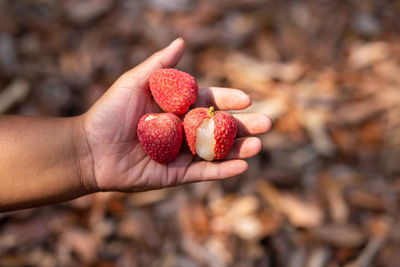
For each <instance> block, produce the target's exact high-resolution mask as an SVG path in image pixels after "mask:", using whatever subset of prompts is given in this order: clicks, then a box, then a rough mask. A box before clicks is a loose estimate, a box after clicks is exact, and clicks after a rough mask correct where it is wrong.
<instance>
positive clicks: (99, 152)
mask: <svg viewBox="0 0 400 267" xmlns="http://www.w3.org/2000/svg"><path fill="white" fill-rule="evenodd" d="M183 50H184V41H183V40H182V39H180V38H179V39H177V40H175V41H174V42H173V43H171V44H170V45H169V46H168V47H167V48H165V49H163V50H161V51H159V52H157V53H155V54H154V55H153V56H151V57H150V58H149V59H147V60H146V61H145V62H143V63H142V64H140V65H139V66H137V67H135V68H134V69H131V70H130V71H128V72H126V73H125V74H123V75H122V76H121V77H120V78H119V79H118V80H117V81H116V82H115V83H114V84H113V85H112V87H111V88H110V89H109V90H108V91H107V92H106V93H105V94H104V95H103V96H102V97H101V98H100V99H99V100H98V101H97V102H96V103H95V105H94V106H93V107H92V108H91V109H90V110H89V111H88V112H87V113H86V114H84V129H85V133H86V138H87V143H88V145H89V148H90V150H91V155H92V164H93V181H94V182H95V183H96V186H97V188H98V189H99V190H103V191H109V190H117V191H142V190H149V189H155V188H161V187H166V186H174V185H179V184H184V183H189V182H196V181H206V180H215V179H223V178H228V177H232V176H235V175H238V174H240V173H242V172H244V171H246V170H247V168H248V166H247V163H246V161H244V160H243V158H247V157H251V156H254V155H255V154H257V153H258V152H259V151H260V150H261V141H260V140H259V139H258V138H256V137H247V138H242V139H237V140H236V141H235V143H234V145H233V148H232V150H231V152H230V154H229V155H228V157H227V159H226V160H224V161H217V162H206V161H197V160H195V157H193V155H192V154H191V153H190V152H189V151H183V152H182V151H181V152H180V154H179V156H178V157H177V158H176V159H175V160H174V161H172V162H170V163H169V164H160V163H157V162H155V161H154V160H152V159H151V158H150V157H149V156H147V154H146V153H145V152H144V150H143V149H142V147H141V145H140V143H139V141H138V138H137V135H136V129H137V125H138V122H139V120H140V118H141V117H142V116H143V115H144V114H146V113H151V112H155V113H158V112H162V111H161V109H160V108H159V107H158V105H157V103H156V102H155V101H154V100H153V98H152V96H151V94H150V91H149V88H148V82H147V80H148V78H149V76H150V75H151V74H152V73H153V72H154V71H156V70H157V69H160V68H168V67H173V66H174V65H176V63H177V62H178V61H179V59H180V57H181V56H182V53H183ZM250 104H251V101H250V99H249V97H248V96H247V95H246V94H244V93H243V92H241V91H240V90H237V89H228V88H215V87H214V88H204V89H200V90H199V95H198V97H197V100H196V103H195V106H204V107H208V106H210V105H214V106H215V107H216V108H217V109H221V110H239V109H244V108H246V107H248V106H249V105H250ZM235 118H236V119H237V121H238V137H245V136H247V135H251V134H261V133H265V132H266V131H268V129H269V128H270V126H271V122H270V120H269V119H268V117H266V116H265V115H263V114H237V115H235Z"/></svg>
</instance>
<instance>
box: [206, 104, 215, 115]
mask: <svg viewBox="0 0 400 267" xmlns="http://www.w3.org/2000/svg"><path fill="white" fill-rule="evenodd" d="M208 115H210V116H214V115H215V112H214V107H213V106H211V107H210V108H209V109H208Z"/></svg>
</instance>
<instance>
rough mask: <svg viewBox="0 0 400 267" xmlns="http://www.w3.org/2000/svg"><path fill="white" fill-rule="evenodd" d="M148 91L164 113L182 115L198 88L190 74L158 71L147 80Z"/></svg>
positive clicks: (176, 71)
mask: <svg viewBox="0 0 400 267" xmlns="http://www.w3.org/2000/svg"><path fill="white" fill-rule="evenodd" d="M149 86H150V91H151V93H152V95H153V97H154V99H155V100H156V102H157V104H158V105H159V106H160V107H161V108H162V110H164V111H165V112H170V113H174V114H176V115H183V114H185V113H186V111H187V110H188V108H189V106H190V105H192V104H193V103H194V101H195V100H196V97H197V91H198V86H197V82H196V80H195V79H194V78H193V76H191V75H190V74H188V73H186V72H182V71H179V70H176V69H159V70H157V71H156V72H154V73H153V74H152V75H151V76H150V78H149Z"/></svg>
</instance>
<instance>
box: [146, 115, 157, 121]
mask: <svg viewBox="0 0 400 267" xmlns="http://www.w3.org/2000/svg"><path fill="white" fill-rule="evenodd" d="M157 117H158V116H155V115H149V116H147V117H146V119H144V121H149V120H152V119H155V118H157Z"/></svg>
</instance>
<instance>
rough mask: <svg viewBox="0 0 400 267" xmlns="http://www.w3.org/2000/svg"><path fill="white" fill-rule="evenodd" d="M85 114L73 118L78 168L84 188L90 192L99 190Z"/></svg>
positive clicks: (74, 146) (74, 145)
mask: <svg viewBox="0 0 400 267" xmlns="http://www.w3.org/2000/svg"><path fill="white" fill-rule="evenodd" d="M84 116H85V114H84V115H81V116H77V117H74V118H72V132H73V143H74V144H73V148H74V155H75V156H74V158H75V165H76V170H77V173H78V178H79V180H80V184H81V186H82V188H83V189H84V190H85V191H86V192H87V193H88V194H90V193H95V192H98V191H99V189H98V186H97V183H96V177H95V173H94V162H93V155H92V150H91V148H90V144H89V142H88V140H87V134H86V130H85V124H84V119H85V117H84Z"/></svg>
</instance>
